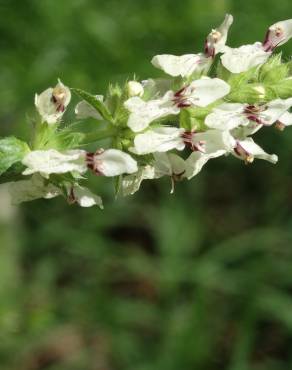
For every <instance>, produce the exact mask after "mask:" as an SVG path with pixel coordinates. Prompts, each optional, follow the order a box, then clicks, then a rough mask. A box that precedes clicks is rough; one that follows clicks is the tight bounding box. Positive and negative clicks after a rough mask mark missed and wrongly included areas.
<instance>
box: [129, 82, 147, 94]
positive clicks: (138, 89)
mask: <svg viewBox="0 0 292 370" xmlns="http://www.w3.org/2000/svg"><path fill="white" fill-rule="evenodd" d="M127 88H128V95H129V96H130V97H132V96H143V94H144V88H143V85H142V84H140V82H138V81H129V82H128V84H127Z"/></svg>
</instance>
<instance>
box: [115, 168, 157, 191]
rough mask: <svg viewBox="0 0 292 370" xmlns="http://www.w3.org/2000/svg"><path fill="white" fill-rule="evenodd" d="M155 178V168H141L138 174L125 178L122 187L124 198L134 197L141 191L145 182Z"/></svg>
mask: <svg viewBox="0 0 292 370" xmlns="http://www.w3.org/2000/svg"><path fill="white" fill-rule="evenodd" d="M155 177H156V175H155V168H154V167H153V166H150V165H146V166H144V167H140V168H139V169H138V171H137V172H136V173H134V174H132V175H127V176H125V177H124V178H123V180H122V186H121V191H122V194H123V196H127V195H133V194H134V193H136V191H138V190H139V188H140V186H141V183H142V181H143V180H149V179H154V178H155Z"/></svg>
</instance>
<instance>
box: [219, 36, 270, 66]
mask: <svg viewBox="0 0 292 370" xmlns="http://www.w3.org/2000/svg"><path fill="white" fill-rule="evenodd" d="M270 55H271V53H270V52H267V51H265V50H264V49H263V45H262V44H261V43H260V42H256V43H254V44H252V45H243V46H240V47H239V48H230V47H227V46H226V47H225V49H224V54H223V55H221V61H222V64H223V66H224V67H225V68H226V69H228V70H229V71H230V72H232V73H241V72H245V71H247V70H248V69H250V68H252V67H255V66H257V65H259V64H263V63H265V62H266V61H267V59H268V58H269V56H270Z"/></svg>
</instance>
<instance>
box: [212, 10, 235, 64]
mask: <svg viewBox="0 0 292 370" xmlns="http://www.w3.org/2000/svg"><path fill="white" fill-rule="evenodd" d="M232 23H233V17H232V15H231V14H226V15H225V18H224V21H223V23H222V24H221V25H220V26H219V27H218V28H216V29H215V30H212V31H211V32H210V33H209V35H208V36H207V39H206V42H205V54H206V55H207V56H211V57H214V56H215V55H216V54H217V53H220V52H222V51H223V50H224V47H225V44H226V40H227V35H228V31H229V28H230V26H231V25H232Z"/></svg>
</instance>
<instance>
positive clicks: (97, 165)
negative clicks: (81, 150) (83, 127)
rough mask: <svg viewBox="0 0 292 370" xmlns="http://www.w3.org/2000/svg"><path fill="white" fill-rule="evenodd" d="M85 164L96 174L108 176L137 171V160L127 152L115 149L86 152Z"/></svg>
mask: <svg viewBox="0 0 292 370" xmlns="http://www.w3.org/2000/svg"><path fill="white" fill-rule="evenodd" d="M87 166H88V168H90V169H91V170H92V171H94V173H95V174H96V175H102V176H110V177H111V176H119V175H122V174H124V173H130V174H131V173H134V172H136V171H138V167H137V162H136V161H135V160H134V159H133V158H132V157H131V156H130V155H129V154H127V153H124V152H122V151H121V150H117V149H107V150H103V149H101V150H98V151H97V152H96V153H87Z"/></svg>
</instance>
